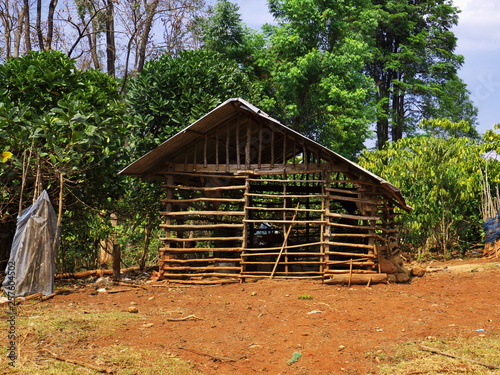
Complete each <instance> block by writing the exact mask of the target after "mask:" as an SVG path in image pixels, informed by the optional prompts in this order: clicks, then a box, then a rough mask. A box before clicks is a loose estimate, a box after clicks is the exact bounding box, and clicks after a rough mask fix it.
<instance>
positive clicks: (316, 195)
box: [245, 193, 325, 199]
mask: <svg viewBox="0 0 500 375" xmlns="http://www.w3.org/2000/svg"><path fill="white" fill-rule="evenodd" d="M245 195H248V196H251V197H263V198H280V199H283V198H318V199H322V198H325V196H324V195H321V194H303V195H293V194H261V193H245Z"/></svg>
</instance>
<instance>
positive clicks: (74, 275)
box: [55, 267, 139, 280]
mask: <svg viewBox="0 0 500 375" xmlns="http://www.w3.org/2000/svg"><path fill="white" fill-rule="evenodd" d="M138 269H139V267H130V268H123V269H121V270H120V272H121V273H125V272H129V271H136V270H138ZM112 274H113V271H112V270H90V271H82V272H76V273H60V274H58V275H55V279H56V280H59V279H84V278H86V277H90V276H98V275H99V276H101V275H112Z"/></svg>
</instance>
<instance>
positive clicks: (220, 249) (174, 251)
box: [160, 247, 242, 254]
mask: <svg viewBox="0 0 500 375" xmlns="http://www.w3.org/2000/svg"><path fill="white" fill-rule="evenodd" d="M241 251H242V248H241V247H189V248H183V247H162V248H160V252H164V253H172V254H178V253H209V252H218V253H221V252H222V253H223V252H227V253H237V252H241Z"/></svg>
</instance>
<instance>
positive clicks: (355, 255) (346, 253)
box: [325, 250, 375, 258]
mask: <svg viewBox="0 0 500 375" xmlns="http://www.w3.org/2000/svg"><path fill="white" fill-rule="evenodd" d="M325 254H326V255H342V256H345V257H358V258H364V257H367V258H375V255H372V254H366V253H364V254H363V253H348V252H344V251H330V250H328V251H326V252H325Z"/></svg>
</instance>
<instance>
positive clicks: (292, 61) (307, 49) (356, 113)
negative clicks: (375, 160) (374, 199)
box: [257, 0, 376, 157]
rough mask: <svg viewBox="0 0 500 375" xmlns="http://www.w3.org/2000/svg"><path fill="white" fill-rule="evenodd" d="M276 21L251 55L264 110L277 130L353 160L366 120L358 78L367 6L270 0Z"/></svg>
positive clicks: (362, 81)
mask: <svg viewBox="0 0 500 375" xmlns="http://www.w3.org/2000/svg"><path fill="white" fill-rule="evenodd" d="M269 6H270V10H271V12H272V14H273V15H274V17H275V18H276V19H277V20H278V26H277V27H274V28H272V27H268V30H267V31H268V33H269V42H268V45H269V47H268V48H266V49H265V50H262V52H261V53H259V55H258V62H257V64H258V65H259V67H260V69H261V70H262V71H264V74H263V76H266V75H267V76H268V77H269V79H268V82H267V86H266V89H267V93H268V96H269V100H267V101H265V102H264V108H265V109H266V110H267V112H269V113H270V114H271V115H274V116H275V117H277V118H278V119H279V120H281V121H282V122H283V123H284V124H286V125H288V126H290V127H292V128H293V129H295V130H297V131H300V132H301V133H303V134H305V135H307V136H309V137H311V138H313V139H315V140H318V141H321V142H322V143H323V144H325V145H328V146H329V147H331V148H332V149H333V150H335V151H338V152H340V153H341V154H343V155H345V156H349V157H353V156H354V155H355V154H356V153H357V152H359V151H360V150H361V149H362V148H363V143H364V141H365V139H366V138H367V137H368V134H369V129H368V128H369V124H370V122H371V121H372V120H373V110H372V109H371V108H370V106H369V100H370V97H371V95H372V91H373V85H372V82H371V80H370V79H369V78H367V77H366V76H365V75H364V74H363V68H364V66H365V64H366V63H367V61H368V59H369V58H370V51H369V45H368V39H367V36H369V35H371V34H373V31H374V29H375V26H376V19H375V18H374V16H375V13H374V9H373V7H372V5H371V2H370V1H369V0H348V1H338V0H327V1H323V0H307V1H302V0H301V1H299V0H271V1H270V2H269Z"/></svg>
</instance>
